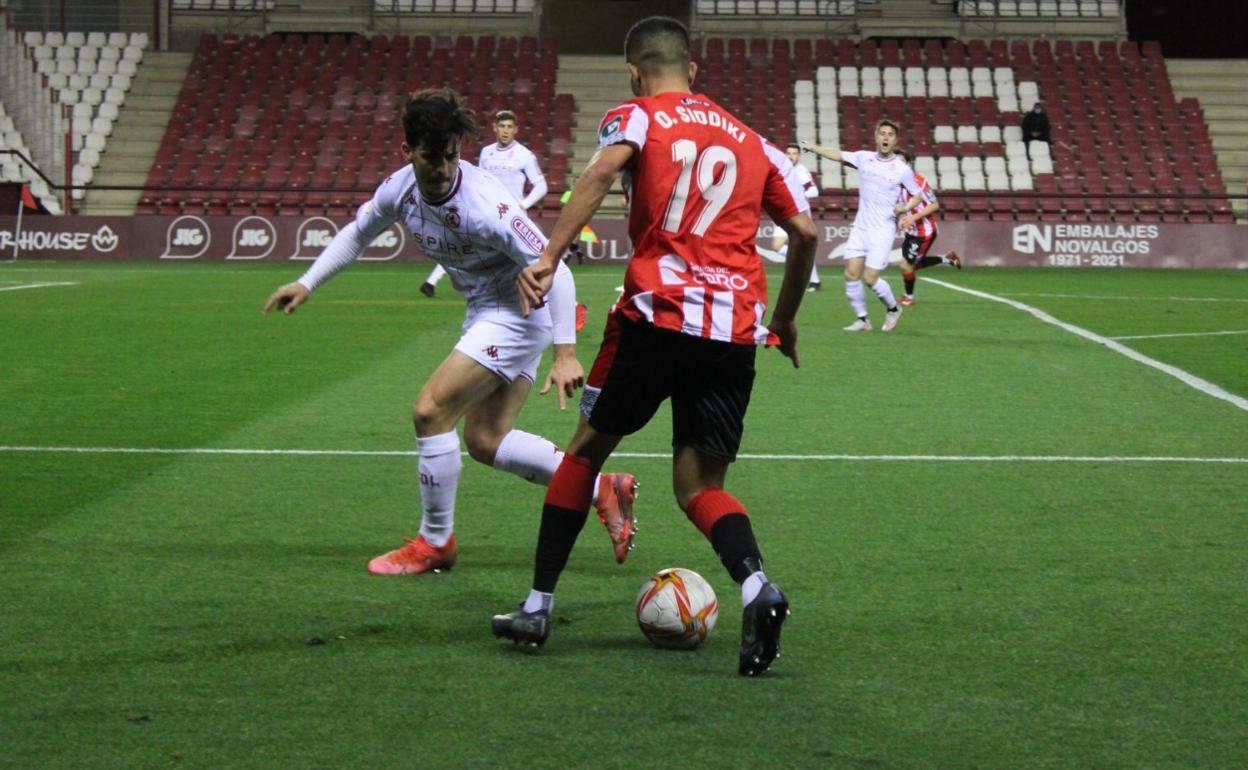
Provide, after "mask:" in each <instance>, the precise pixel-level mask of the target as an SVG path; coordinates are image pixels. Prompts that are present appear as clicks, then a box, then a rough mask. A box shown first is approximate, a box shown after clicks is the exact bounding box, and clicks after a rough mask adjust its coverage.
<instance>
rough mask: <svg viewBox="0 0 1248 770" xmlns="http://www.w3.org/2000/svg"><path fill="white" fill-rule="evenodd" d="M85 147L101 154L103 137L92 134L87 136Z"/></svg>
mask: <svg viewBox="0 0 1248 770" xmlns="http://www.w3.org/2000/svg"><path fill="white" fill-rule="evenodd" d="M86 147H88V148H89V149H92V150H97V151H100V152H103V150H104V137H103V136H101V135H100V134H97V133H94V132H92V133H90V134H87V141H86Z"/></svg>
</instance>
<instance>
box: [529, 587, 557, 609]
mask: <svg viewBox="0 0 1248 770" xmlns="http://www.w3.org/2000/svg"><path fill="white" fill-rule="evenodd" d="M554 607H555V595H554V594H548V593H546V592H544V591H539V590H537V589H536V588H532V589H529V598H527V599H525V600H524V611H525V612H537V611H538V610H544V611H546V612H547V613H549V612H550V611H551V610H552V609H554Z"/></svg>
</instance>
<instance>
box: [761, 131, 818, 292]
mask: <svg viewBox="0 0 1248 770" xmlns="http://www.w3.org/2000/svg"><path fill="white" fill-rule="evenodd" d="M784 154H785V155H786V156H788V159H789V162H790V163H792V164H793V170H794V172H795V173H796V174H797V183H798V184H799V185H801V188H802V195H805V196H806V199H807V200H809V201H812V205H813V201H814V200H815V199H816V198H818V197H819V185H817V184H815V178H814V176H812V175H811V173H810V169H808V168H806V167H805V166H803V165H802V164H801V162H800V161H801V158H802V148H801V147H800V146H799V145H797V144H794V143H792V142H790V143H789V144H787V145H785V148H784ZM788 243H789V236H788V233H786V232H785V231H784V230H783V229H782V228H779V227H777V228H776V232H775V235H773V236H772V237H771V250H772V251H775V252H779V253H780V255H781V256H787V255H788V253H789V246H788ZM821 288H823V284H822V283H820V282H819V266H818V265H811V266H810V282H809V283H808V284H807V286H806V290H807V291H819V290H820V289H821Z"/></svg>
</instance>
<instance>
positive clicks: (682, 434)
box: [492, 16, 816, 675]
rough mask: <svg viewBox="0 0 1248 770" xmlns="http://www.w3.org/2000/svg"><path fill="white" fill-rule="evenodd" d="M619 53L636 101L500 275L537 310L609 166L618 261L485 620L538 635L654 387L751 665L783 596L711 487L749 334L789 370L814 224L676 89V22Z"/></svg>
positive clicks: (736, 440)
mask: <svg viewBox="0 0 1248 770" xmlns="http://www.w3.org/2000/svg"><path fill="white" fill-rule="evenodd" d="M624 49H625V57H626V58H627V60H628V70H629V74H630V77H631V79H632V84H633V93H635V94H637V95H638V96H639V97H640V98H637V99H633V100H630V101H628V102H625V103H624V104H622V105H620V106H619V107H616V108H615V109H612V110H610V111H608V112H607V114H606V117H605V118H603V121H602V126H601V128H600V130H599V137H598V143H599V147H600V149H599V151H598V154H597V155H595V156H594V159H593V160H592V161H590V164H589V167H588V168H587V169H586V170H585V173H584V174H583V175H582V176H581V178H580V179H579V180H578V181H577V183H576V187H575V188H574V190H573V193H572V198H571V200H570V201H569V202H568V204H567V206H566V207H565V208H564V209H563V213H562V214H561V215H560V217H559V221H558V222H557V223H556V224H555V228H554V231H553V233H552V235H551V239H550V242H549V244H548V245H547V247H546V250H545V251H544V252H543V253H542V256H541V257H540V258H539V259H538V261H537V262H536V263H534V264H533V265H532V266H531V268H530V269H526V270H525V272H524V273H523V274H522V275H521V276H519V277H518V278H517V283H518V285H519V287H520V290H521V297H522V300H523V301H525V302H526V303H527V304H528V305H529V307H536V306H537V305H538V304H540V302H541V301H542V297H544V296H545V292H546V290H547V288H548V287H549V286H550V282H551V276H552V275H553V272H554V268H555V266H556V265H557V264H558V261H559V258H560V257H561V256H562V255H563V253H564V251H565V250H566V249H567V246H568V244H569V243H571V242H572V239H573V238H575V237H576V234H577V233H579V232H580V230H581V227H582V226H584V225H585V223H586V222H588V221H589V219H590V217H591V216H592V215H593V213H594V212H595V211H596V210H597V208H598V206H599V205H600V204H601V202H602V200H603V197H604V196H605V195H606V194H607V191H608V190H609V189H610V187H611V183H612V182H613V181H614V179H615V177H616V175H617V174H619V173H621V172H623V173H624V174H625V180H624V181H625V188H626V189H627V190H628V191H629V193H630V209H629V235H630V237H631V239H632V242H633V256H632V259H631V260H630V261H629V265H628V271H627V273H626V274H625V277H624V292H623V294H622V295H621V296H620V299H619V301H618V302H617V303H616V305H615V307H614V309H613V310H612V312H611V315H610V316H609V317H608V320H607V328H606V331H605V333H604V338H603V342H602V347H601V348H600V349H599V352H598V358H597V360H596V361H595V362H594V365H593V368H592V369H591V371H590V375H589V379H588V381H587V383H586V386H585V393H584V396H583V398H582V401H581V420H580V424H579V425H578V427H577V431H576V435H575V436H574V437H573V438H572V441H571V443H570V444H569V445H568V448H567V454H566V455H565V457H564V460H563V462H562V463H561V464H560V466H559V470H558V471H556V473H555V476H554V479H553V480H552V481H551V486H550V488H549V489H548V494H547V495H546V503H545V506H544V507H543V510H542V524H541V529H540V531H539V533H538V543H537V554H536V557H535V560H534V561H535V564H534V579H533V589H532V591H530V593H529V597H528V599H527V600H526V601H525V602H524V603H523V604H522V605H521V606H520V608H519V609H518V610H516V611H514V612H511V613H508V614H506V615H496V616H495V617H494V620H493V623H492V627H493V631H494V633H495V635H497V636H501V637H506V638H509V639H512V640H514V641H517V642H524V643H527V644H533V645H540V644H542V643H543V642H545V641H546V638H547V636H548V635H549V633H550V623H549V618H550V610H551V607H552V605H553V593H554V590H555V584H556V583H557V582H558V579H559V574H560V573H561V572H562V571H563V568H564V566H565V565H566V563H567V559H568V554H569V553H570V552H571V550H572V546H573V544H574V543H575V542H576V537H577V535H578V534H579V532H580V530H581V527H582V526H584V523H585V518H586V513H587V511H588V509H589V494H590V492H591V491H592V489H591V487H592V483H593V478H594V476H595V475H596V474H597V470H596V469H597V468H601V467H602V465H603V463H605V462H606V459H607V457H608V456H609V455H610V454H611V452H612V451H613V450H614V449H615V447H616V445H618V444H619V442H620V440H621V439H622V438H623V437H624V436H626V435H629V434H631V433H634V432H636V431H638V430H640V429H641V428H642V427H643V426H644V425H645V424H646V423H647V422H648V421H649V420H650V418H651V417H653V416H654V413H655V412H656V410H657V409H658V408H659V405H660V404H661V403H662V402H663V401H664V400H666V399H669V398H670V399H671V402H672V426H673V428H672V432H673V435H672V445H673V480H674V487H675V492H676V501H677V503H678V504H679V505H680V508H681V510H683V511H684V512H685V513H686V514H687V515H688V516H689V518H690V520H692V521H693V523H694V524H695V525H696V526H697V527H698V529H699V530H701V531H702V533H703V534H704V535H706V537H707V538H708V539H709V540H710V541H711V544H712V545H713V546H714V548H715V551H716V552H717V553H718V554H719V557H720V560H721V561H722V562H723V564H724V566H725V567H726V568H727V569H728V571H729V573H730V574H731V575H732V577H733V579H734V580H735V581H736V582H737V583H739V584H741V596H742V603H743V604H744V607H745V608H744V612H743V619H742V629H741V655H740V662H739V666H738V671H739V672H740V673H742V674H745V675H754V674H759V673H762V672H763V671H766V670H767V668H768V667H769V666H770V665H771V662H772V660H773V659H775V657H776V654H777V652H778V649H779V642H780V626H781V624H782V623H783V622H784V619H785V617H786V616H787V615H788V598H787V597H786V596H785V595H784V593H783V592H781V591H780V589H779V588H778V587H777V586H776V585H775V584H773V583H770V582H769V581H768V580H767V576H766V575H765V574H764V573H763V570H762V566H763V564H762V556H761V554H760V552H759V548H758V545H757V543H756V542H755V539H754V533H753V529H752V528H751V526H750V520H749V517H748V516H747V515H746V510H745V506H744V505H742V504H741V502H740V501H739V500H737V499H736V498H734V497H733V496H732V495H730V494H728V493H727V492H725V491H724V489H723V486H724V479H725V476H726V475H727V471H728V465H729V463H731V462H732V461H733V460H734V459H735V457H736V454H737V450H738V448H739V446H740V443H741V433H742V428H743V423H744V418H745V411H746V407H747V406H748V404H749V399H750V391H751V388H752V386H753V382H754V355H755V351H756V350H757V346H758V345H761V344H768V343H770V344H776V345H778V346H779V348H780V351H781V352H782V353H783V354H784V355H786V356H788V357H790V358H791V359H792V360H793V365H794V366H797V363H798V358H797V324H796V323H795V321H794V317H795V316H796V314H797V309H798V306H799V305H800V303H801V300H802V296H803V294H804V292H805V288H806V279H807V278H808V277H809V275H810V268H811V264H812V263H813V261H814V250H815V241H816V232H815V227H814V223H813V222H812V221H811V219H810V215H809V213H808V212H809V205H808V204H807V203H806V198H805V196H804V195H803V194H802V189H801V185H800V183H799V182H798V181H797V175H796V173H795V172H794V170H793V165H792V163H790V162H789V160H788V158H786V157H785V156H784V153H783V152H781V151H780V150H779V149H778V148H776V147H774V146H772V145H770V144H768V143H767V142H766V141H764V140H763V139H762V138H761V137H760V136H759V135H758V134H756V133H754V132H753V131H752V130H750V129H749V128H748V127H747V126H745V125H744V124H743V123H742V122H741V121H740V120H739V119H738V118H736V117H735V116H734V115H731V114H730V113H728V112H727V111H726V110H724V109H723V108H721V107H720V106H719V105H717V104H715V103H714V102H712V101H711V100H709V99H707V98H706V97H705V96H702V95H700V94H694V93H691V84H692V81H693V78H694V75H695V74H696V70H697V68H696V65H694V64H692V63H691V62H690V61H689V32H688V30H686V29H685V27H684V25H682V24H681V23H680V22H678V21H676V20H675V19H670V18H666V17H661V16H653V17H650V18H648V19H643V20H642V21H640V22H638V23H637V24H635V25H634V26H633V28H632V29H631V30H629V32H628V36H627V38H626V39H625V44H624ZM761 209H766V211H767V213H768V215H769V216H771V217H772V219H773V220H774V221H776V222H777V223H779V224H780V226H781V227H782V228H784V230H785V231H786V232H787V233H788V235H789V254H788V259H787V262H786V264H785V271H784V280H783V282H782V284H781V287H780V295H779V298H778V300H777V302H776V307H775V310H774V312H773V313H772V317H771V322H770V324H767V325H764V324H763V313H764V310H765V308H766V302H767V279H766V275H765V273H764V271H763V264H762V260H761V258H760V257H759V256H758V253H757V251H756V250H755V234H756V233H757V231H758V224H759V218H760V210H761Z"/></svg>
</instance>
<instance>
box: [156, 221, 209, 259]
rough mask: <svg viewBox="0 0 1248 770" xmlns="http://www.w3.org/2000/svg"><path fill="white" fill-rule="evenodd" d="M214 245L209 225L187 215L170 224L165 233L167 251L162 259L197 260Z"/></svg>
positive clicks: (161, 256)
mask: <svg viewBox="0 0 1248 770" xmlns="http://www.w3.org/2000/svg"><path fill="white" fill-rule="evenodd" d="M211 244H212V233H211V232H210V231H209V230H208V223H207V222H205V221H204V220H202V219H200V218H199V217H196V216H192V215H190V214H186V215H184V216H180V217H178V218H177V219H175V220H173V221H172V222H170V223H169V229H168V230H166V231H165V251H164V253H163V254H161V255H160V258H161V259H195V258H196V257H199V256H201V255H202V254H203V253H204V252H205V251H207V250H208V247H209V246H210V245H211Z"/></svg>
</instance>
